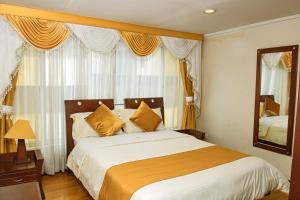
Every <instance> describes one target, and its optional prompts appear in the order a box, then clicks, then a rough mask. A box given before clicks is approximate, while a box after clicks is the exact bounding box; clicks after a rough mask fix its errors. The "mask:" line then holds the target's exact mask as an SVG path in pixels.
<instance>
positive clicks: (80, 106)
mask: <svg viewBox="0 0 300 200" xmlns="http://www.w3.org/2000/svg"><path fill="white" fill-rule="evenodd" d="M102 103H103V104H105V105H106V106H107V107H109V109H111V110H113V109H114V100H113V99H85V100H65V111H66V128H67V132H66V134H67V156H68V155H69V154H70V152H71V151H72V149H73V148H74V140H73V136H72V124H73V119H72V118H71V117H70V116H71V115H72V114H73V113H80V112H94V111H95V110H96V109H97V108H98V107H99V106H100V105H101V104H102Z"/></svg>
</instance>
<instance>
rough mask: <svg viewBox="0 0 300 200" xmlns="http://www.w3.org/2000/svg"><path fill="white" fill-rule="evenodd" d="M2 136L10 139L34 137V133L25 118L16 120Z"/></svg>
mask: <svg viewBox="0 0 300 200" xmlns="http://www.w3.org/2000/svg"><path fill="white" fill-rule="evenodd" d="M4 138H10V139H35V134H34V133H33V130H32V128H31V126H30V124H29V122H28V121H27V120H18V121H17V122H16V123H15V124H14V126H13V127H11V128H10V129H9V130H8V132H7V133H6V135H5V136H4Z"/></svg>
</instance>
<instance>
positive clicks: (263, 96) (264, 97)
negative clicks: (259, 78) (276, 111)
mask: <svg viewBox="0 0 300 200" xmlns="http://www.w3.org/2000/svg"><path fill="white" fill-rule="evenodd" d="M266 98H270V99H272V100H273V101H274V95H260V99H259V102H265V99H266Z"/></svg>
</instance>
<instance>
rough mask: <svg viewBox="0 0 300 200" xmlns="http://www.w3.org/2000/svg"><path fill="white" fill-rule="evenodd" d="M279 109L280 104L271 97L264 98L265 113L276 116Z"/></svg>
mask: <svg viewBox="0 0 300 200" xmlns="http://www.w3.org/2000/svg"><path fill="white" fill-rule="evenodd" d="M279 111H280V104H278V103H276V102H275V101H273V100H272V99H271V98H269V97H266V98H265V113H266V114H268V115H271V116H278V115H279Z"/></svg>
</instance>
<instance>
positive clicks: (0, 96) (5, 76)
mask: <svg viewBox="0 0 300 200" xmlns="http://www.w3.org/2000/svg"><path fill="white" fill-rule="evenodd" d="M23 43H24V41H23V40H22V39H21V38H20V36H19V35H18V34H17V33H16V32H15V31H14V30H13V28H12V27H11V26H10V25H9V24H8V23H7V21H6V20H5V17H3V16H0V44H1V45H0V74H1V76H0V116H1V113H2V112H1V111H2V105H1V104H2V102H3V100H4V98H5V95H6V93H7V91H8V89H9V86H11V75H12V74H13V72H14V71H15V70H16V68H17V64H18V61H19V57H20V56H21V53H22V52H21V51H22V44H23Z"/></svg>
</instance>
